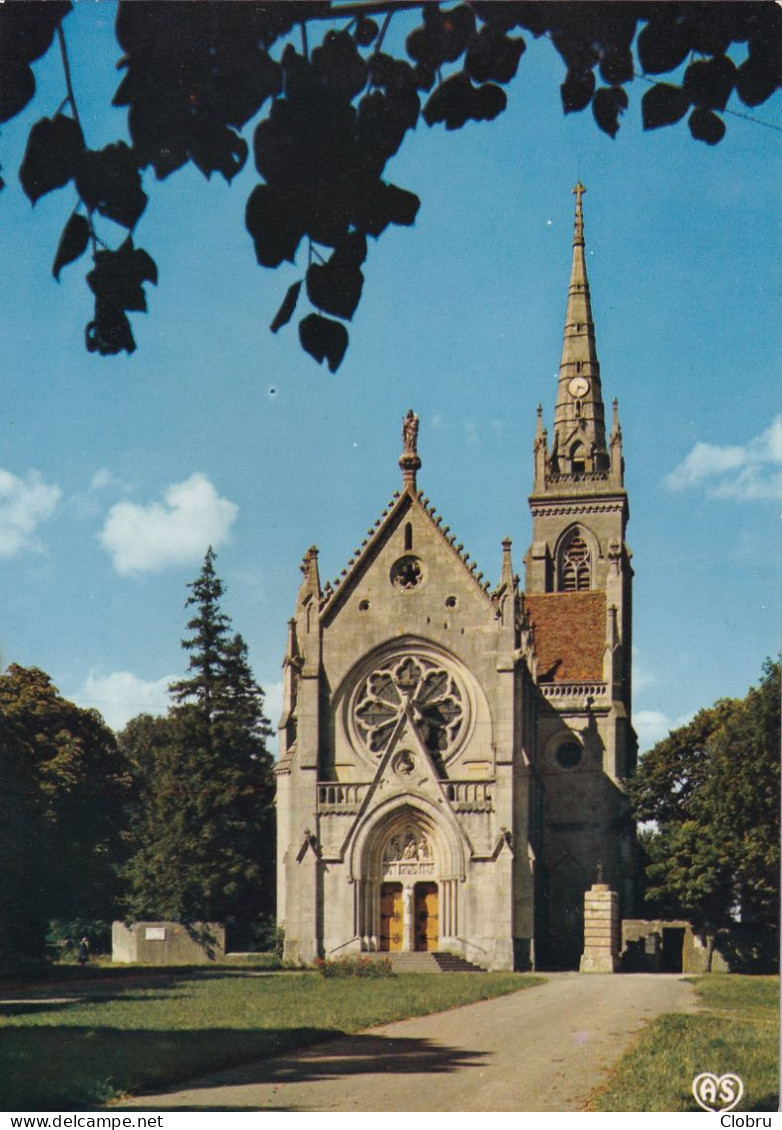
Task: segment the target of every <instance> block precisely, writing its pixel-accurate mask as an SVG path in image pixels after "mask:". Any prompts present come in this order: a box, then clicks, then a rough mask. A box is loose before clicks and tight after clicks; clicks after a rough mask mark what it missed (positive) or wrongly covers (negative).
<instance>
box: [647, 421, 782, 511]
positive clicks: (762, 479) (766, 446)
mask: <svg viewBox="0 0 782 1130" xmlns="http://www.w3.org/2000/svg"><path fill="white" fill-rule="evenodd" d="M777 468H782V416H777V417H776V418H775V419H774V421H773V423H772V424H771V425H770V426H769V427H768V428H766V430H765V431H764V432H761V434H760V435H758V436H754V437H753V438H752V439H750V440H749V441H748V442H747V443H745V444H723V445H720V444H714V443H696V444H695V446H694V447H693V449H692V451H691V452H690V453H689V455H687V456H686V458H685V459H683V460H682V462H681V463H680V464H679V465H678V466H677V467H674V469H673V470H672V471H671V473H670V474H669V475H667V476H666V479H665V482H666V484H667V485H668V486H669V487H670V489H671V490H686V489H687V488H688V487H694V486H704V487H705V490H706V494H707V495H708V496H709V497H710V498H736V499H740V500H741V501H754V500H755V499H760V498H782V469H779V470H778V469H777Z"/></svg>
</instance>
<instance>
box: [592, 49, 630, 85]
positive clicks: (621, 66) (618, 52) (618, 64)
mask: <svg viewBox="0 0 782 1130" xmlns="http://www.w3.org/2000/svg"><path fill="white" fill-rule="evenodd" d="M600 74H601V75H602V77H603V79H604V80H605V81H606V82H607V83H608V84H609V85H610V86H621V85H622V83H625V82H631V81H632V79H633V78H634V77H635V68H634V67H633V53H632V51H631V50H630V48H629V47H619V46H617V45H616V44H613V43H611V44H608V45H607V46H606V48H605V50H604V51H603V54H602V55H601V56H600Z"/></svg>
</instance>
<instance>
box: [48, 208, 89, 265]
mask: <svg viewBox="0 0 782 1130" xmlns="http://www.w3.org/2000/svg"><path fill="white" fill-rule="evenodd" d="M89 241H90V225H89V223H88V222H87V220H86V219H85V218H84V216H80V215H78V214H77V213H76V212H74V214H73V215H72V216H71V218H70V219H69V220H68V223H67V224H66V225H65V227H64V228H63V232H62V235H61V236H60V242H59V245H58V247H57V254H56V255H55V257H54V263H53V264H52V274H53V275H54V277H55V278H56V279H57V281H58V282H59V281H60V271H61V270H62V269H63V267H67V265H68V264H69V263H72V262H73V261H74V259H78V258H79V256H80V255H83V254H84V252H85V251H86V250H87V245H88V244H89Z"/></svg>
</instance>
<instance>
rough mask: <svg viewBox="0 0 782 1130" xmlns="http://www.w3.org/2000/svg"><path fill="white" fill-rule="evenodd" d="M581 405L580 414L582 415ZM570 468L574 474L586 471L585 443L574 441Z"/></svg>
mask: <svg viewBox="0 0 782 1130" xmlns="http://www.w3.org/2000/svg"><path fill="white" fill-rule="evenodd" d="M580 414H581V413H580V405H579V411H578V415H580ZM570 469H571V471H572V473H573V474H574V475H580V474H582V473H583V472H584V471H586V451H585V449H584V445H583V443H574V444H573V446H572V447H571V449H570Z"/></svg>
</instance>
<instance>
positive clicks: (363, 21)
mask: <svg viewBox="0 0 782 1130" xmlns="http://www.w3.org/2000/svg"><path fill="white" fill-rule="evenodd" d="M378 30H379V29H378V26H377V24H376V23H375V21H374V20H371V19H369V17H368V16H361V17H360V18H359V20H358V23H357V24H356V27H355V30H354V32H353V34H354V35H355V37H356V43H357V44H358V45H359V47H369V45H370V43H374V41H375V39H376V38H377V33H378Z"/></svg>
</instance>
